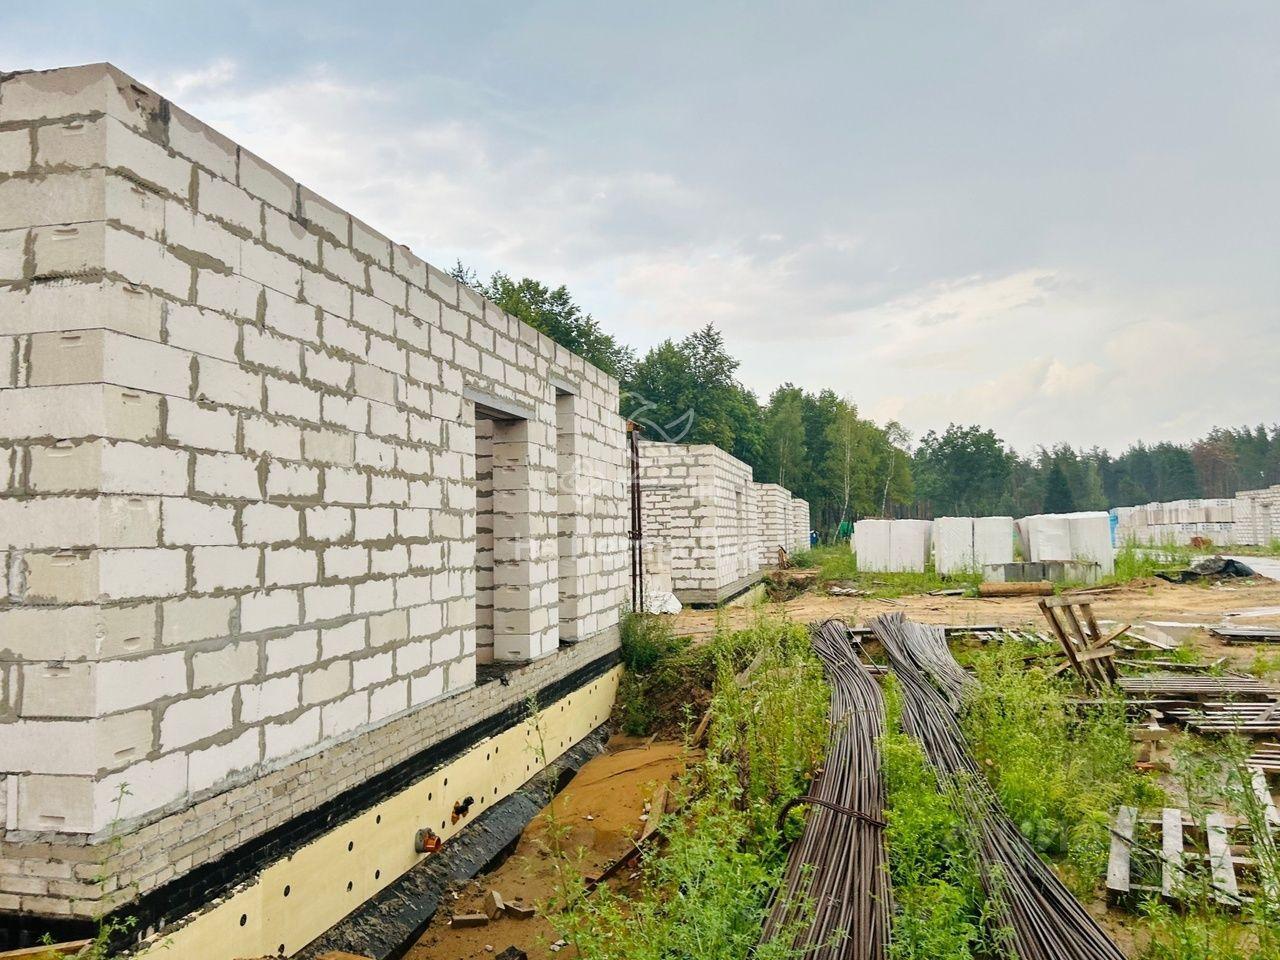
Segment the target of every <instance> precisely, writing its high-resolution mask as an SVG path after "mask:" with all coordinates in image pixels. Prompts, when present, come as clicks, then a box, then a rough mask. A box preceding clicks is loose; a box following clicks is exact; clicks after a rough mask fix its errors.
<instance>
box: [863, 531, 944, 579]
mask: <svg viewBox="0 0 1280 960" xmlns="http://www.w3.org/2000/svg"><path fill="white" fill-rule="evenodd" d="M932 530H933V521H931V520H859V521H858V522H857V523H855V524H854V525H853V549H854V552H855V553H856V554H857V556H858V569H859V570H865V571H870V572H875V573H923V572H924V569H925V565H926V563H927V562H928V559H929V550H930V547H931V546H932Z"/></svg>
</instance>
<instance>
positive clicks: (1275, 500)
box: [1233, 484, 1280, 545]
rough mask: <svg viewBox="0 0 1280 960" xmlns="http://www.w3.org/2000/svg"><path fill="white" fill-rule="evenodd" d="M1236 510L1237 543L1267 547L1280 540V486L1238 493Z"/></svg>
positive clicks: (1234, 528)
mask: <svg viewBox="0 0 1280 960" xmlns="http://www.w3.org/2000/svg"><path fill="white" fill-rule="evenodd" d="M1234 508H1235V512H1234V526H1233V535H1234V537H1235V542H1236V543H1245V544H1255V545H1266V544H1269V543H1272V542H1273V541H1275V540H1278V539H1280V484H1276V485H1274V486H1270V487H1264V488H1262V489H1260V490H1240V491H1238V492H1237V493H1236V497H1235V503H1234Z"/></svg>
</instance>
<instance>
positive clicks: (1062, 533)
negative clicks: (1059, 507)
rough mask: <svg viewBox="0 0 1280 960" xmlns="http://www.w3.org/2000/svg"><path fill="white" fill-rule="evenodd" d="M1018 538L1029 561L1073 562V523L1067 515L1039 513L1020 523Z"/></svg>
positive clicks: (1025, 518)
mask: <svg viewBox="0 0 1280 960" xmlns="http://www.w3.org/2000/svg"><path fill="white" fill-rule="evenodd" d="M1018 538H1019V540H1020V541H1021V543H1022V552H1023V554H1024V555H1025V556H1026V558H1027V559H1028V560H1032V561H1035V562H1039V561H1042V560H1071V559H1072V556H1071V523H1070V521H1069V520H1068V519H1067V517H1066V515H1065V514H1061V513H1038V514H1035V515H1034V516H1030V517H1023V518H1022V519H1021V520H1019V521H1018Z"/></svg>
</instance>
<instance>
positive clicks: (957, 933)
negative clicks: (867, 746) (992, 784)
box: [880, 676, 987, 960]
mask: <svg viewBox="0 0 1280 960" xmlns="http://www.w3.org/2000/svg"><path fill="white" fill-rule="evenodd" d="M885 705H886V714H887V717H886V720H887V725H886V733H885V736H884V737H883V738H882V739H881V741H880V753H881V765H882V769H883V771H884V779H885V790H886V803H885V823H886V828H885V838H886V840H887V842H888V851H889V872H890V875H891V879H892V882H893V896H894V901H895V904H896V907H897V911H896V913H895V914H894V918H893V938H892V942H891V944H890V948H889V956H890V958H891V960H972V958H973V957H975V956H985V955H986V951H985V949H984V944H985V943H986V937H985V936H984V930H985V929H986V926H987V924H986V922H985V919H984V912H985V905H986V898H985V896H984V895H983V892H982V884H981V882H980V880H979V878H978V875H977V871H976V868H975V864H976V862H977V860H976V857H975V853H974V848H973V844H972V841H971V838H970V836H969V833H968V831H967V829H966V826H965V823H964V819H963V817H962V816H961V814H960V809H961V808H960V804H959V803H958V802H957V800H956V798H955V797H953V796H950V795H949V794H948V793H947V792H944V791H943V790H942V789H941V787H940V784H939V783H938V778H937V776H936V775H935V773H934V771H933V768H932V767H931V766H930V765H929V763H928V761H927V760H926V759H925V756H924V751H923V750H922V749H921V747H920V744H918V743H917V742H916V741H915V740H913V739H911V738H910V737H908V736H907V735H906V734H904V733H903V732H902V725H901V701H900V698H899V695H898V692H897V687H896V685H895V683H894V681H893V677H892V676H890V677H889V678H887V680H886V684H885Z"/></svg>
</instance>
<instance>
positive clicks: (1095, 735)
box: [962, 646, 1162, 896]
mask: <svg viewBox="0 0 1280 960" xmlns="http://www.w3.org/2000/svg"><path fill="white" fill-rule="evenodd" d="M1021 652H1022V651H1021V650H1020V649H1016V648H1014V647H1012V646H1010V647H997V648H994V649H990V650H983V651H977V652H975V653H974V654H973V656H972V658H971V661H970V662H971V663H972V664H973V666H974V667H975V670H976V673H977V676H978V680H979V682H980V687H979V689H978V690H977V691H976V692H975V693H974V694H973V695H972V697H971V698H970V699H969V700H968V701H967V703H966V705H965V710H964V713H963V716H962V724H963V727H964V731H965V735H966V737H967V738H968V740H969V744H970V747H971V749H972V750H973V753H974V756H975V758H976V759H977V760H978V763H979V765H980V766H981V767H982V769H983V770H985V771H986V772H987V775H988V778H989V779H990V780H991V782H992V785H993V786H994V787H995V790H996V793H997V795H998V796H999V798H1000V801H1001V803H1002V804H1003V805H1004V808H1005V810H1006V811H1007V812H1008V814H1009V816H1010V817H1011V818H1012V819H1013V821H1014V823H1016V824H1017V825H1018V827H1019V829H1021V831H1022V833H1023V834H1025V835H1026V837H1027V839H1028V840H1030V841H1031V843H1032V845H1033V846H1034V847H1035V848H1036V850H1038V851H1039V852H1040V853H1041V854H1043V855H1044V856H1046V857H1048V858H1050V859H1053V860H1055V861H1057V862H1059V863H1060V865H1061V867H1062V872H1063V876H1064V879H1065V880H1066V881H1067V883H1068V884H1069V885H1070V886H1071V887H1072V889H1073V890H1075V891H1076V893H1077V894H1078V895H1082V896H1084V895H1087V894H1089V893H1091V892H1093V891H1094V890H1095V888H1096V887H1097V885H1098V883H1099V882H1100V881H1101V880H1102V878H1103V876H1104V874H1105V872H1106V864H1107V854H1108V850H1109V848H1110V832H1109V829H1110V823H1111V817H1112V815H1113V813H1114V811H1115V809H1116V807H1117V806H1119V805H1121V804H1133V805H1136V806H1139V807H1143V806H1153V805H1156V804H1158V803H1160V802H1161V797H1162V795H1161V792H1160V790H1159V789H1158V787H1157V785H1156V783H1155V781H1154V780H1153V779H1152V778H1151V777H1149V776H1147V775H1145V774H1140V773H1138V772H1136V771H1135V770H1134V767H1133V759H1134V758H1133V748H1132V745H1131V743H1130V740H1129V735H1128V729H1127V722H1126V718H1125V711H1124V704H1123V702H1122V701H1121V700H1120V699H1119V698H1116V699H1115V700H1112V701H1107V702H1106V703H1104V704H1103V705H1101V706H1100V707H1097V708H1094V709H1090V710H1088V711H1086V712H1083V713H1082V712H1080V711H1077V710H1074V709H1072V708H1071V707H1070V705H1069V703H1068V701H1067V693H1068V688H1067V686H1066V685H1065V682H1064V681H1060V680H1058V679H1055V678H1051V677H1049V676H1048V675H1047V674H1046V673H1045V672H1044V671H1042V670H1040V669H1035V668H1033V669H1028V667H1027V665H1026V663H1025V661H1024V660H1023V659H1022V656H1021Z"/></svg>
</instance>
